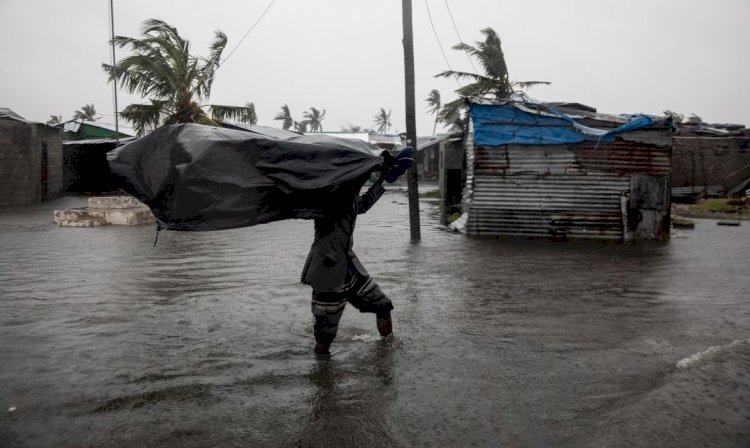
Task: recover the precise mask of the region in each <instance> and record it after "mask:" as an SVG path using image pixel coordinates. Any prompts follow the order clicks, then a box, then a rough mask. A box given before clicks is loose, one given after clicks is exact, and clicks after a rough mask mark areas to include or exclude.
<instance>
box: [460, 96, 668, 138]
mask: <svg viewBox="0 0 750 448" xmlns="http://www.w3.org/2000/svg"><path fill="white" fill-rule="evenodd" d="M529 106H532V107H533V108H535V109H538V108H540V107H541V108H542V109H543V110H544V113H534V112H532V111H531V110H534V109H532V108H523V109H522V108H520V107H518V106H517V105H516V103H514V102H507V103H503V104H477V103H472V104H471V105H470V111H471V119H472V123H473V125H474V143H475V144H476V145H480V146H501V145H562V144H570V143H580V142H583V141H602V142H612V141H614V139H615V136H616V135H618V134H622V133H625V132H631V131H635V130H638V129H643V128H647V127H650V126H652V125H654V124H655V123H656V122H655V121H654V120H653V119H652V118H650V117H648V116H646V115H636V116H633V117H632V118H631V119H630V121H628V122H627V123H624V124H623V125H622V126H619V127H617V128H615V129H607V130H605V129H595V128H591V127H588V126H584V125H582V124H580V123H578V122H576V121H575V120H574V119H573V118H571V117H569V116H567V115H565V114H564V113H562V112H560V111H559V110H557V109H555V108H554V107H552V106H549V105H543V104H541V103H533V104H529Z"/></svg>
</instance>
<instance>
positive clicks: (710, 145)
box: [672, 123, 750, 201]
mask: <svg viewBox="0 0 750 448" xmlns="http://www.w3.org/2000/svg"><path fill="white" fill-rule="evenodd" d="M676 127H677V133H676V134H675V136H674V138H673V139H672V195H673V198H674V199H675V200H680V201H692V200H695V199H697V198H701V197H714V196H723V195H727V194H735V193H742V192H744V190H745V189H747V188H748V187H749V184H750V131H748V129H747V128H745V126H743V125H731V124H705V123H679V124H678V125H677V126H676Z"/></svg>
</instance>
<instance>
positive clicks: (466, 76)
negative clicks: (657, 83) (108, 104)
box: [47, 19, 700, 135]
mask: <svg viewBox="0 0 750 448" xmlns="http://www.w3.org/2000/svg"><path fill="white" fill-rule="evenodd" d="M480 32H481V34H482V35H483V36H484V40H482V41H477V42H475V44H474V45H470V44H467V43H463V42H462V43H459V44H457V45H454V46H453V47H452V48H453V49H454V50H457V51H461V52H465V53H466V54H468V55H469V56H470V61H472V67H474V68H475V71H476V72H478V73H474V72H465V71H455V70H446V71H443V72H441V73H438V74H436V75H435V78H455V79H457V80H459V81H468V83H467V84H465V85H463V86H461V87H459V88H458V89H456V90H455V93H456V94H457V96H458V98H457V99H454V100H452V101H449V102H447V103H444V102H443V100H442V97H441V94H440V91H438V90H437V89H433V90H431V91H430V92H429V94H428V96H427V98H425V100H424V101H425V102H426V103H427V105H426V107H427V110H428V112H429V113H430V114H432V115H434V117H435V121H434V123H433V131H432V132H433V135H434V134H435V132H436V131H437V126H438V124H440V123H442V124H443V125H444V127H446V128H449V130H450V131H455V130H460V129H463V128H464V127H465V125H466V113H465V107H464V106H465V99H466V98H472V97H483V98H489V99H492V100H496V101H503V100H507V99H508V98H509V97H510V96H511V95H512V94H513V93H514V92H518V91H521V90H524V89H527V88H529V87H532V86H537V85H547V84H549V82H546V81H512V80H511V78H510V76H509V73H508V68H507V65H506V63H505V56H504V54H503V50H502V43H501V41H500V38H499V36H498V35H497V33H496V32H495V30H493V29H492V28H489V27H488V28H485V29H483V30H481V31H480ZM142 33H143V35H142V37H140V38H132V37H125V36H116V37H115V38H114V39H113V41H112V43H113V44H114V45H116V46H118V47H119V48H121V49H122V48H128V49H129V50H130V52H131V54H130V55H129V56H126V57H125V58H123V59H121V60H120V61H118V62H117V63H115V65H109V64H102V68H103V69H104V71H105V72H106V73H107V74H108V75H109V81H110V82H114V83H116V84H118V85H119V87H120V88H122V89H123V90H125V91H126V92H128V93H131V94H133V93H137V94H140V95H141V97H142V98H145V99H147V100H148V103H145V104H130V105H128V106H127V107H125V108H124V109H123V110H122V111H121V112H120V115H121V117H122V118H123V119H124V120H126V121H127V122H129V123H131V124H132V125H133V127H134V129H135V131H136V132H137V133H138V135H142V134H143V133H144V132H146V131H147V130H149V129H155V128H157V127H159V126H164V125H169V124H175V123H201V124H207V125H213V126H219V125H220V122H222V121H235V122H239V123H246V124H256V123H257V121H258V116H257V113H256V110H255V105H254V104H253V103H252V102H247V103H245V105H244V106H230V105H217V104H208V100H209V97H210V94H211V88H212V86H213V81H214V77H215V73H216V70H217V69H218V68H219V66H220V64H221V61H222V60H221V55H222V53H223V51H224V49H225V47H226V44H227V36H226V35H225V34H224V33H223V32H221V31H216V32H215V36H214V40H213V41H212V42H211V44H210V46H209V56H208V57H198V56H194V55H192V54H190V52H189V49H190V43H189V41H187V40H186V39H184V38H183V37H182V36H180V34H179V33H178V31H177V29H176V28H175V27H173V26H171V25H169V24H168V23H166V22H164V21H162V20H159V19H149V20H146V21H145V22H144V27H143V32H142ZM474 61H476V62H477V63H478V65H479V67H480V68H481V70H477V69H476V66H475V65H474ZM479 72H480V73H479ZM665 114H670V116H673V117H674V118H679V121H682V118H683V117H682V116H681V115H679V114H676V113H674V112H670V111H665ZM95 115H96V111H95V109H94V105H93V104H91V105H88V104H87V105H85V106H83V107H82V108H81V110H78V111H76V112H75V113H74V119H81V120H94V119H95V118H94V117H95ZM325 116H326V110H325V109H323V108H318V107H310V109H308V110H306V111H304V112H303V113H302V119H301V120H299V121H298V120H296V119H294V117H293V116H292V114H291V111H290V109H289V106H288V105H287V104H284V105H283V106H281V111H280V112H278V113H276V115H275V116H274V120H278V121H281V127H282V129H285V130H295V131H297V132H322V131H323V120H324V119H325ZM61 120H62V117H61V116H56V115H52V116H50V120H49V121H48V122H47V123H48V124H55V123H59V122H60V121H61ZM690 121H697V122H700V118H699V117H697V116H692V117H690ZM373 124H374V127H373V128H363V127H361V126H357V125H347V126H344V127H342V129H341V130H342V131H345V132H379V133H385V132H388V130H389V129H390V128H391V127H392V123H391V111H390V110H388V111H387V112H386V110H385V108H382V107H381V108H380V110H379V111H378V113H377V114H375V116H374V117H373Z"/></svg>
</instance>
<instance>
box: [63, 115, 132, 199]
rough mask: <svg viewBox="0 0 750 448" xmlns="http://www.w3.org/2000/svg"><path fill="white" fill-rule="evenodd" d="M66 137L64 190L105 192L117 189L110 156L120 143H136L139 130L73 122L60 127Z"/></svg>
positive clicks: (64, 140)
mask: <svg viewBox="0 0 750 448" xmlns="http://www.w3.org/2000/svg"><path fill="white" fill-rule="evenodd" d="M56 126H57V127H58V128H60V129H61V130H62V138H63V189H64V190H65V191H70V192H82V193H83V192H85V193H105V192H110V191H113V190H114V189H115V188H116V186H115V184H114V181H113V179H112V178H111V177H110V171H109V164H108V163H107V153H108V152H109V151H111V150H113V149H115V147H116V146H117V144H118V142H119V143H125V142H128V141H130V140H133V138H134V136H135V131H134V130H133V129H132V128H130V127H127V126H122V125H121V126H119V128H118V129H117V130H115V125H114V124H109V123H103V122H99V121H83V120H69V121H66V122H64V123H60V124H58V125H56Z"/></svg>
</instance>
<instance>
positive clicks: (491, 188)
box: [463, 99, 671, 240]
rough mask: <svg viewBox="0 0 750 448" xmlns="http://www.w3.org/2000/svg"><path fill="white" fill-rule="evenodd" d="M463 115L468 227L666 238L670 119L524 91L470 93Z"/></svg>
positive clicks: (487, 231)
mask: <svg viewBox="0 0 750 448" xmlns="http://www.w3.org/2000/svg"><path fill="white" fill-rule="evenodd" d="M566 106H567V107H566ZM469 118H470V119H469V130H468V136H467V139H466V159H467V178H466V188H465V190H464V203H463V210H464V213H466V214H467V222H466V232H467V233H468V234H469V235H518V236H526V237H553V238H557V237H562V238H567V237H573V238H593V239H614V240H629V239H667V238H668V237H669V227H670V225H669V224H670V223H669V212H670V167H671V148H670V144H671V126H670V123H669V122H665V121H655V120H654V119H652V118H651V117H647V116H642V115H641V116H633V117H624V116H611V115H602V114H596V112H595V111H594V110H593V109H591V108H588V107H584V106H581V105H565V104H561V105H558V107H554V106H552V105H550V104H543V103H538V102H533V101H530V100H527V99H522V100H518V101H515V100H514V101H508V102H505V103H500V104H497V103H494V104H493V103H487V102H483V101H481V100H475V101H473V102H471V103H470V105H469ZM594 125H595V126H596V127H593V126H594Z"/></svg>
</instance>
